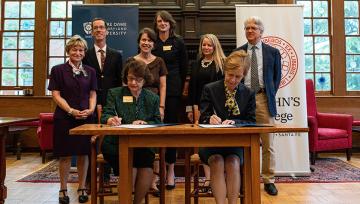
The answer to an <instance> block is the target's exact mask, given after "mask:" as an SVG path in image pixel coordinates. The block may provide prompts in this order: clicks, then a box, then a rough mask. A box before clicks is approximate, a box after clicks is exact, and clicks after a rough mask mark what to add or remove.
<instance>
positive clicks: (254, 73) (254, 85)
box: [250, 46, 260, 93]
mask: <svg viewBox="0 0 360 204" xmlns="http://www.w3.org/2000/svg"><path fill="white" fill-rule="evenodd" d="M255 49H256V46H253V47H252V48H251V50H252V53H251V86H250V87H251V90H253V91H255V93H257V92H258V91H259V89H260V84H259V73H258V64H257V58H256V52H255Z"/></svg>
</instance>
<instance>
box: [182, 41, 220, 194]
mask: <svg viewBox="0 0 360 204" xmlns="http://www.w3.org/2000/svg"><path fill="white" fill-rule="evenodd" d="M225 58H226V57H225V55H224V52H223V49H222V47H221V44H220V42H219V40H218V38H217V37H216V36H215V35H214V34H205V35H202V36H201V38H200V44H199V54H198V60H197V61H196V62H194V63H193V64H192V66H191V78H190V85H189V102H188V106H186V112H187V116H188V118H189V120H190V121H191V122H194V120H195V121H197V120H199V118H194V115H198V114H194V112H198V111H199V104H200V97H201V93H202V91H203V88H204V86H205V85H206V84H208V83H210V82H214V81H217V80H220V79H223V78H224V68H223V67H224V60H225ZM203 168H204V173H205V177H206V180H205V182H204V186H205V187H209V186H210V168H209V166H208V165H203ZM203 189H204V190H203V192H205V191H208V190H209V188H203Z"/></svg>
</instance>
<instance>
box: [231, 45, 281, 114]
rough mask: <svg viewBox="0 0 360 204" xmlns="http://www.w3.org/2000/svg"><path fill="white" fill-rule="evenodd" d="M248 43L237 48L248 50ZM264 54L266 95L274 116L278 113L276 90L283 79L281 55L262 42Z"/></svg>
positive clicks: (270, 110)
mask: <svg viewBox="0 0 360 204" xmlns="http://www.w3.org/2000/svg"><path fill="white" fill-rule="evenodd" d="M247 48H248V44H247V43H246V44H244V45H243V46H241V47H239V48H236V49H235V50H234V51H237V50H244V51H245V52H247ZM262 56H263V80H264V86H265V87H264V88H265V91H266V96H267V100H268V107H269V112H270V115H271V116H272V117H274V116H275V115H276V113H277V111H276V99H275V96H276V92H277V91H278V89H279V85H280V81H281V56H280V52H279V50H278V49H276V48H274V47H271V46H270V45H267V44H265V43H262Z"/></svg>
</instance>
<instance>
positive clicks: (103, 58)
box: [99, 49, 105, 71]
mask: <svg viewBox="0 0 360 204" xmlns="http://www.w3.org/2000/svg"><path fill="white" fill-rule="evenodd" d="M99 52H100V61H101V66H100V69H101V71H104V64H105V51H104V50H102V49H100V50H99Z"/></svg>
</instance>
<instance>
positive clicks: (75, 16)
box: [72, 4, 139, 61]
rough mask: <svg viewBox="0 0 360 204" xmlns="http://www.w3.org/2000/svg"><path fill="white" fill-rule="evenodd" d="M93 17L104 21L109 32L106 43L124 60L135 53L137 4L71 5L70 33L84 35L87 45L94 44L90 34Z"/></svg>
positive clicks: (137, 19)
mask: <svg viewBox="0 0 360 204" xmlns="http://www.w3.org/2000/svg"><path fill="white" fill-rule="evenodd" d="M94 18H102V19H104V20H105V21H106V23H107V29H108V32H109V33H108V36H107V40H106V44H107V45H108V46H109V47H111V48H113V49H116V50H118V51H119V52H120V53H121V55H122V56H123V60H124V61H125V60H126V59H127V58H128V57H131V56H134V55H136V54H137V51H138V50H137V47H138V43H137V35H138V30H139V5H138V4H101V5H100V4H91V5H90V4H89V5H73V7H72V34H73V35H75V34H77V35H80V36H82V37H84V38H85V40H86V42H87V43H88V46H89V47H92V46H94V42H93V39H92V36H91V20H92V19H94Z"/></svg>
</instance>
